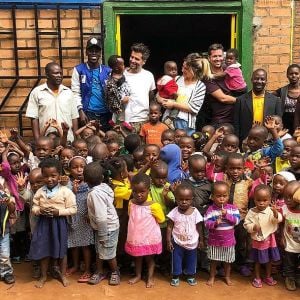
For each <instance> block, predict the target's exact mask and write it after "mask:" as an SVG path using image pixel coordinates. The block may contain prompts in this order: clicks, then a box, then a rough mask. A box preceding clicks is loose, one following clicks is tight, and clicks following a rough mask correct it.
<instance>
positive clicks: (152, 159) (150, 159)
mask: <svg viewBox="0 0 300 300" xmlns="http://www.w3.org/2000/svg"><path fill="white" fill-rule="evenodd" d="M159 153H160V151H159V147H158V146H157V145H155V144H148V145H145V147H144V152H143V160H144V165H143V166H142V167H141V169H140V170H139V172H144V173H146V174H147V175H149V174H150V168H151V166H152V165H153V164H155V163H156V162H157V160H158V157H159Z"/></svg>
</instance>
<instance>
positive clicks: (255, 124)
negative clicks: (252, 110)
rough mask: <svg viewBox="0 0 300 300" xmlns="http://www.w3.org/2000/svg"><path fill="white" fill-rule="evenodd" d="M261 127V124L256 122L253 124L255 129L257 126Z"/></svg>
mask: <svg viewBox="0 0 300 300" xmlns="http://www.w3.org/2000/svg"><path fill="white" fill-rule="evenodd" d="M260 125H261V123H260V122H258V121H254V122H253V124H252V128H253V127H256V126H260Z"/></svg>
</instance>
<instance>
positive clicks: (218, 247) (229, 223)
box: [204, 181, 240, 286]
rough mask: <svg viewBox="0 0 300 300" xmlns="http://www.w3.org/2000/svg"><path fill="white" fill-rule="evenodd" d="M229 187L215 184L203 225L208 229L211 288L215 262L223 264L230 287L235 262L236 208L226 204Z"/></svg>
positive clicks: (238, 216)
mask: <svg viewBox="0 0 300 300" xmlns="http://www.w3.org/2000/svg"><path fill="white" fill-rule="evenodd" d="M228 200H229V187H228V185H227V184H226V183H225V182H223V181H218V182H215V183H214V185H213V191H212V201H213V204H212V205H210V206H209V207H208V209H207V212H206V214H205V216H204V224H205V227H206V228H207V229H208V258H209V259H210V260H211V264H210V275H209V279H208V281H207V285H209V286H213V285H214V282H215V276H216V267H217V262H218V261H219V262H224V268H225V282H226V283H227V285H232V281H231V278H230V270H231V263H233V262H234V260H235V250H234V245H235V237H234V226H236V225H238V224H239V221H240V214H239V211H238V208H237V207H236V206H235V205H233V204H228Z"/></svg>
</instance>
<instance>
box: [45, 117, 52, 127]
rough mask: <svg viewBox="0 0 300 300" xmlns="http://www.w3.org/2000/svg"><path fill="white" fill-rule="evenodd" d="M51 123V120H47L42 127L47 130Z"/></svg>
mask: <svg viewBox="0 0 300 300" xmlns="http://www.w3.org/2000/svg"><path fill="white" fill-rule="evenodd" d="M51 122H52V119H49V120H47V121H46V123H45V126H44V127H45V128H47V129H48V128H49V127H50V125H51Z"/></svg>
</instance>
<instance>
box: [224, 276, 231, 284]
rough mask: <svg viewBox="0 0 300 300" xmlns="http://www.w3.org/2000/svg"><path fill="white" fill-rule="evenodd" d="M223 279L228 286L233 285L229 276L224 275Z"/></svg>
mask: <svg viewBox="0 0 300 300" xmlns="http://www.w3.org/2000/svg"><path fill="white" fill-rule="evenodd" d="M224 280H225V282H226V284H227V285H229V286H231V285H233V282H232V281H231V279H230V277H225V278H224Z"/></svg>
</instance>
